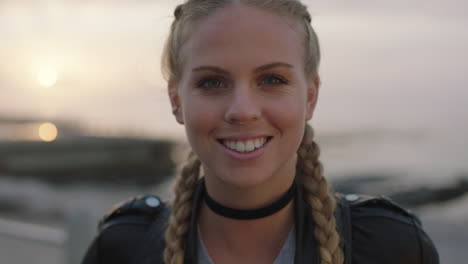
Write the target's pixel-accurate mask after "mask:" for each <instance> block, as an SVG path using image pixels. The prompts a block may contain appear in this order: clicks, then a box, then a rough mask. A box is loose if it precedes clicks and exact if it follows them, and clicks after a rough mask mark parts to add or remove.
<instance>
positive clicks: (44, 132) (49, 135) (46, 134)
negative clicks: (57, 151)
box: [39, 122, 58, 142]
mask: <svg viewBox="0 0 468 264" xmlns="http://www.w3.org/2000/svg"><path fill="white" fill-rule="evenodd" d="M57 135H58V130H57V127H56V126H55V125H54V124H52V123H49V122H48V123H43V124H41V125H40V126H39V137H40V138H41V139H42V140H43V141H46V142H51V141H54V140H55V139H56V138H57Z"/></svg>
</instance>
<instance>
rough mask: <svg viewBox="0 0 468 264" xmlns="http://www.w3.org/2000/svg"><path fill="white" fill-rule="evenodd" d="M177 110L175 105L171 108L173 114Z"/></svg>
mask: <svg viewBox="0 0 468 264" xmlns="http://www.w3.org/2000/svg"><path fill="white" fill-rule="evenodd" d="M178 110H179V107H178V106H175V105H173V106H172V113H174V114H175V113H176V112H177V111H178Z"/></svg>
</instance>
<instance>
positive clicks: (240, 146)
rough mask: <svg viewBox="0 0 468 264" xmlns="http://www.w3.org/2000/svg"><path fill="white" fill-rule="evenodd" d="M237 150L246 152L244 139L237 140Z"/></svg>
mask: <svg viewBox="0 0 468 264" xmlns="http://www.w3.org/2000/svg"><path fill="white" fill-rule="evenodd" d="M236 150H237V151H239V152H245V144H244V142H242V141H237V143H236Z"/></svg>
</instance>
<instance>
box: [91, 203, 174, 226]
mask: <svg viewBox="0 0 468 264" xmlns="http://www.w3.org/2000/svg"><path fill="white" fill-rule="evenodd" d="M167 210H168V208H167V206H166V204H165V203H164V202H163V201H162V200H161V199H160V198H159V197H158V196H156V195H139V196H135V197H131V198H129V199H127V200H125V201H122V202H120V203H117V204H116V205H114V207H112V209H111V210H110V211H109V212H108V213H106V214H105V215H104V216H103V217H102V219H101V220H100V221H99V224H98V229H99V231H100V232H102V231H103V230H105V229H108V228H110V227H112V226H115V225H148V224H150V223H151V222H152V221H153V220H154V218H157V217H159V216H161V215H162V214H164V212H165V211H167Z"/></svg>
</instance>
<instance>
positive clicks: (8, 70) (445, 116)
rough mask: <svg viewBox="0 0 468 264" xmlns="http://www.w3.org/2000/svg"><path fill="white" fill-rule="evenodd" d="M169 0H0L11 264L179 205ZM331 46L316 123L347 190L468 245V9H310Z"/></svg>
mask: <svg viewBox="0 0 468 264" xmlns="http://www.w3.org/2000/svg"><path fill="white" fill-rule="evenodd" d="M180 2H181V1H172V0H158V1H156V0H138V1H130V0H97V1H75V0H15V1H13V0H11V1H8V0H6V1H0V262H1V263H10V264H16V263H28V262H31V261H34V263H37V264H40V263H47V264H55V263H64V264H72V263H79V259H80V258H81V256H82V255H83V254H84V250H85V249H86V246H87V245H88V244H89V243H90V241H91V239H92V238H93V236H94V234H95V232H96V223H97V220H98V219H99V218H100V217H101V216H102V215H103V214H104V212H106V211H107V210H109V208H111V207H112V205H113V204H115V203H116V202H118V201H121V200H125V199H127V198H128V197H131V196H133V195H137V194H142V193H153V194H157V195H159V196H161V197H163V198H164V199H170V197H171V194H170V192H171V186H172V179H173V175H174V171H175V169H176V166H177V164H179V163H180V162H181V161H182V160H183V157H184V153H185V151H186V149H187V144H186V142H185V139H184V129H183V127H182V126H179V125H177V123H176V122H175V120H174V119H173V117H172V114H171V109H170V106H169V102H168V100H167V95H166V90H165V82H164V80H163V78H162V76H161V73H160V68H159V61H160V54H161V49H162V45H163V42H164V40H165V37H166V36H167V33H168V28H169V24H170V23H171V21H172V12H173V10H174V8H175V6H176V4H178V3H180ZM305 3H306V4H307V5H308V6H309V10H310V11H311V13H312V16H313V26H314V27H315V29H316V31H317V33H318V35H319V38H320V42H321V48H322V53H323V57H322V58H323V59H322V64H321V69H320V74H321V78H322V82H323V85H322V87H321V90H320V98H319V105H318V109H317V112H316V113H315V116H314V120H313V121H312V125H313V126H314V127H315V129H316V132H317V134H318V139H317V140H318V143H319V144H320V145H321V147H322V160H323V162H324V166H325V170H326V175H327V177H328V178H329V179H330V181H331V182H332V183H333V185H334V187H335V189H337V190H339V191H343V192H346V193H355V192H357V193H367V194H374V195H379V194H383V195H386V196H389V197H391V198H392V199H394V200H395V201H397V202H399V203H402V204H403V205H405V206H406V207H408V208H410V209H412V210H413V211H414V212H415V213H416V214H417V215H418V216H419V217H420V218H421V219H422V221H423V225H424V226H425V229H426V231H427V232H428V233H429V235H430V236H431V237H432V238H433V240H434V242H435V244H436V246H437V247H438V249H439V253H440V257H441V263H461V262H462V260H465V259H466V257H467V256H466V252H464V250H465V251H466V248H468V231H467V229H466V225H467V224H468V195H467V194H466V193H467V192H468V162H467V161H468V140H467V138H466V135H467V134H468V109H467V105H468V89H467V88H468V87H467V86H468V74H467V71H466V69H468V52H467V50H466V47H468V31H467V30H466V29H467V28H468V13H467V12H466V10H468V3H467V2H466V1H462V0H446V1H437V0H426V1H422V0H414V1H410V2H408V1H403V0H396V1H391V2H376V1H370V0H358V1H352V2H349V1H348V2H342V1H335V0H332V1H330V0H327V1H324V0H316V1H311V0H309V1H305Z"/></svg>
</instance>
